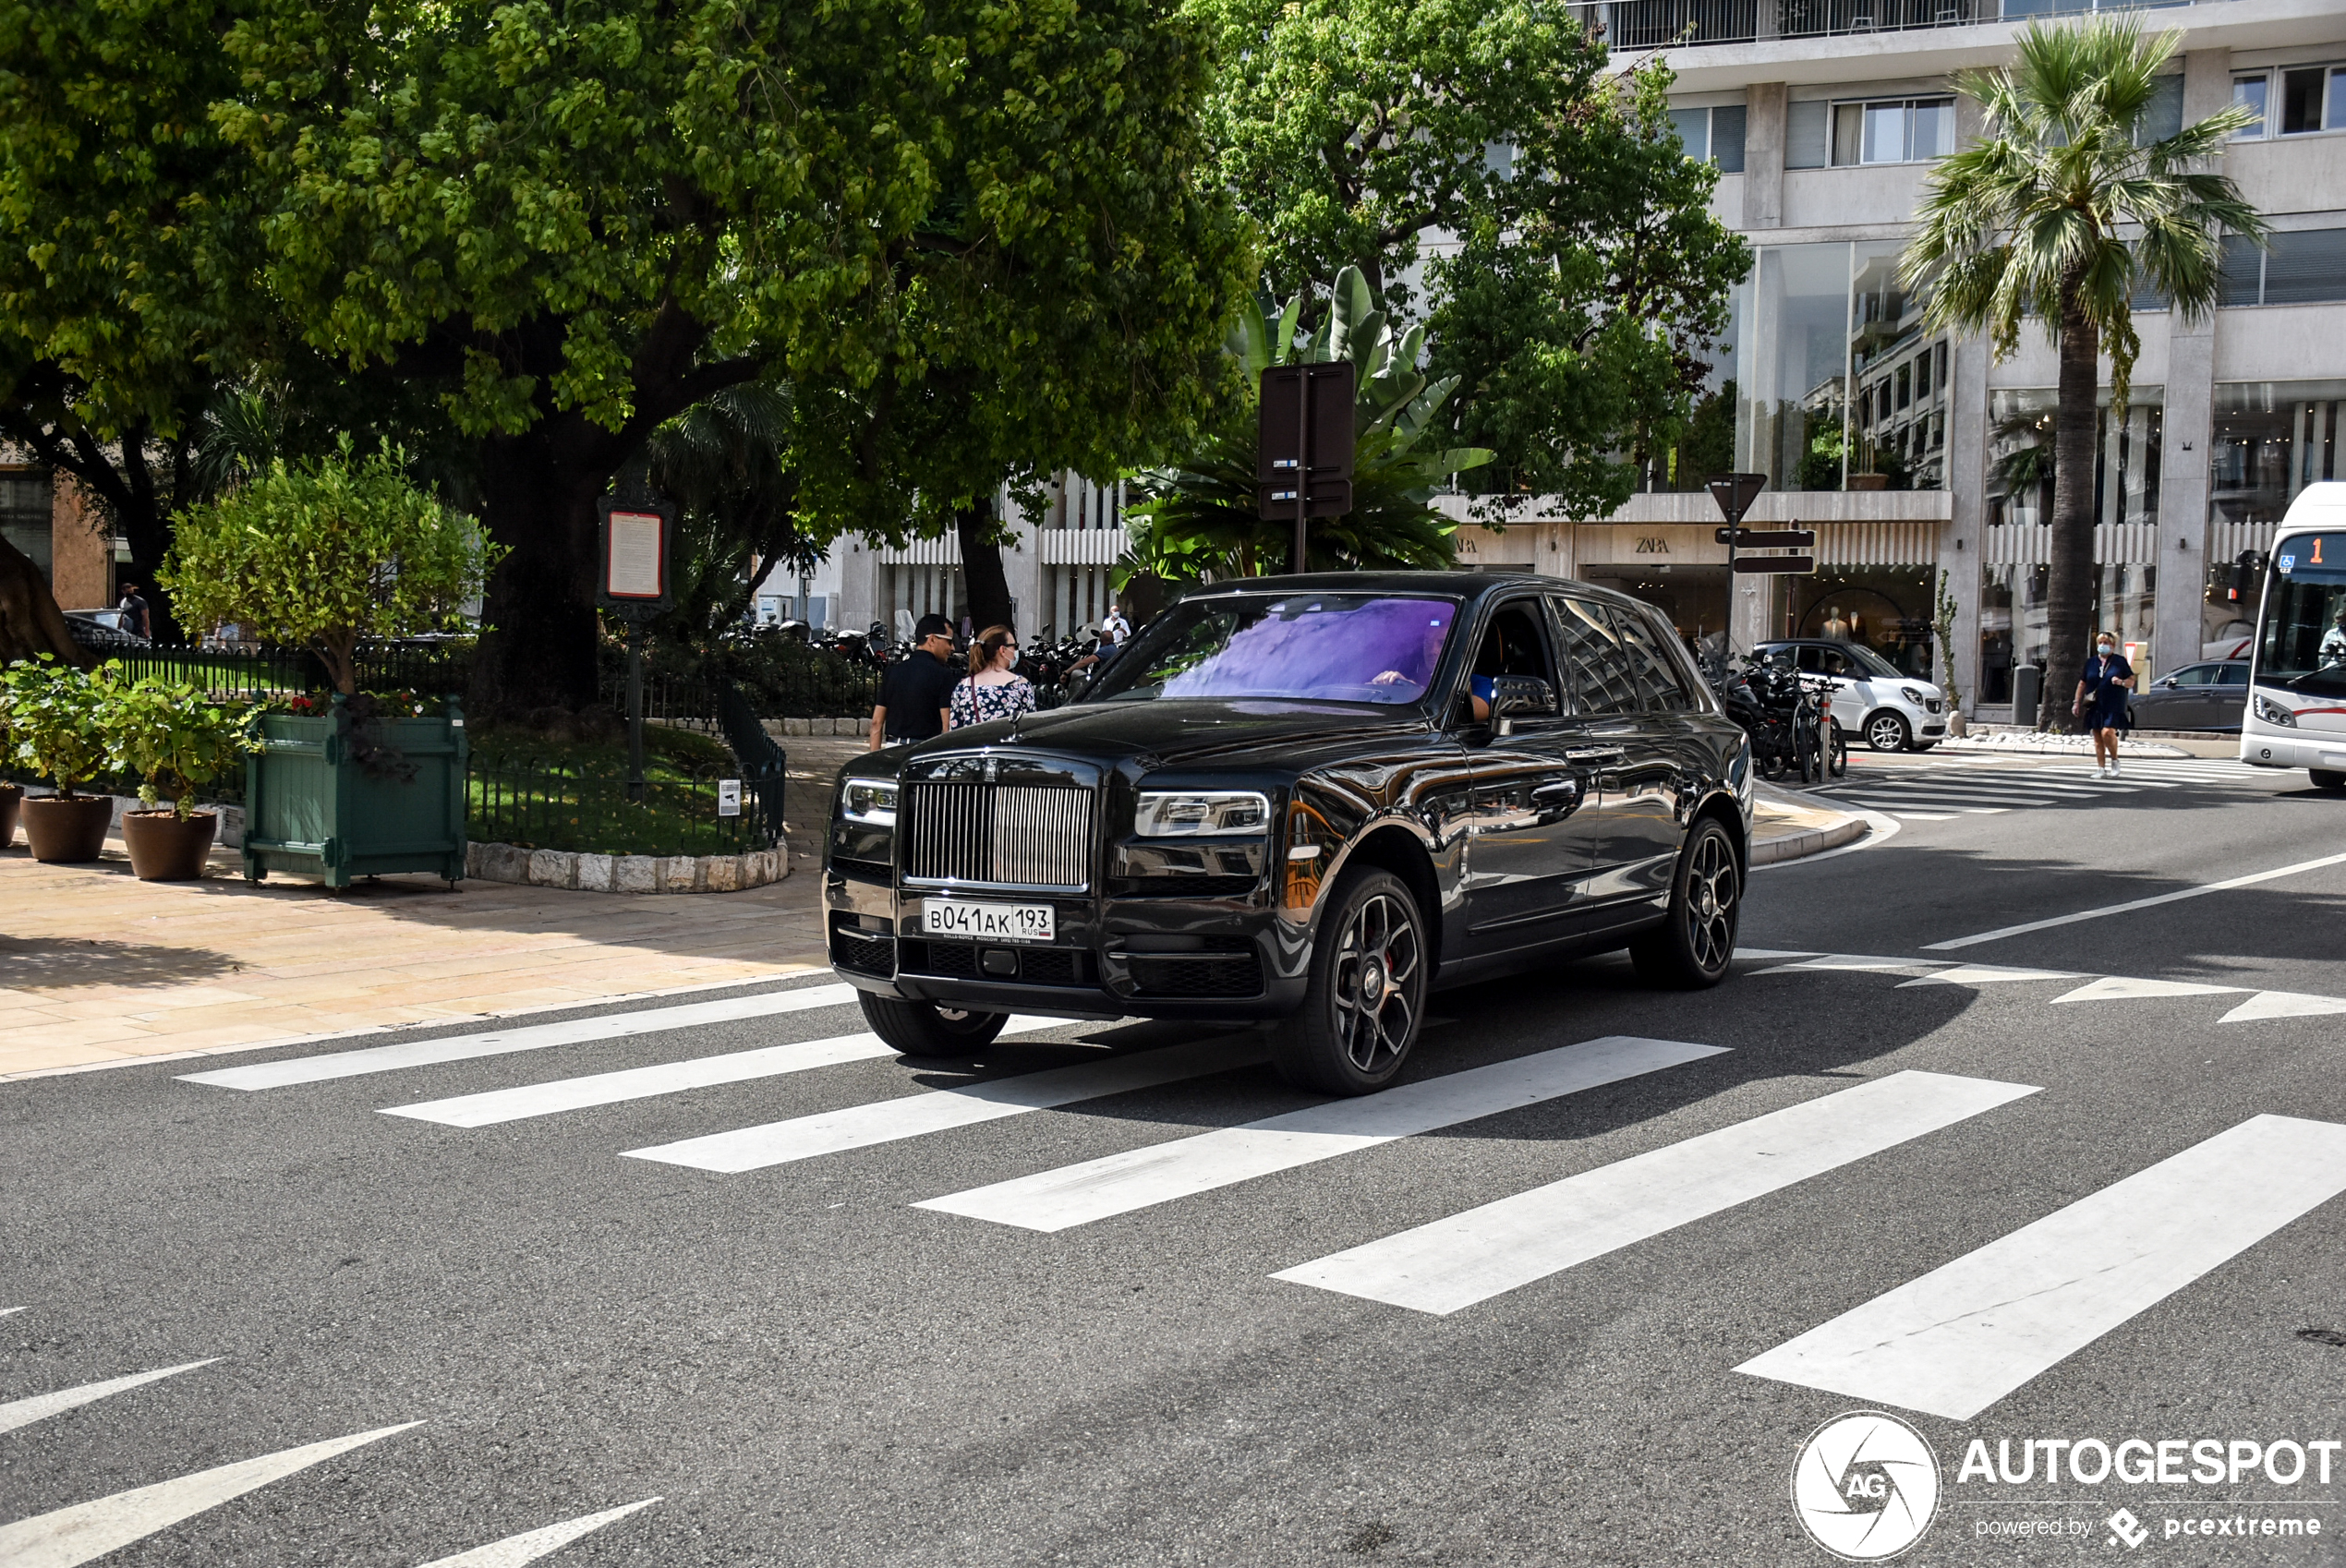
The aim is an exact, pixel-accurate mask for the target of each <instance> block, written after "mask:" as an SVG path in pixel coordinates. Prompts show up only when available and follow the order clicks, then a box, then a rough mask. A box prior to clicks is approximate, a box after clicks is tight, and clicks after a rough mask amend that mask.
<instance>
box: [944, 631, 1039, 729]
mask: <svg viewBox="0 0 2346 1568" xmlns="http://www.w3.org/2000/svg"><path fill="white" fill-rule="evenodd" d="M1017 662H1018V633H1015V632H1013V631H1011V630H1010V628H1009V627H1007V626H988V627H987V628H986V630H985V631H983V632H981V633H978V635H977V638H976V640H975V641H973V642H972V643H971V644H970V672H969V678H968V679H967V680H965V681H961V683H960V684H959V685H957V686H955V687H954V688H953V698H952V706H951V708H950V710H949V711H950V714H951V717H952V720H953V724H952V727H953V728H954V729H956V730H959V729H961V728H962V727H964V726H966V725H971V724H985V723H987V722H989V721H991V720H993V719H997V718H1017V717H1018V716H1019V715H1020V714H1022V713H1032V712H1034V684H1033V683H1032V682H1031V681H1028V680H1027V679H1026V677H1025V676H1023V675H1020V674H1017V673H1015V672H1013V671H1012V669H1011V668H1010V667H1011V666H1012V665H1014V664H1016V663H1017Z"/></svg>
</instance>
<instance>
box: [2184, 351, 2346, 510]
mask: <svg viewBox="0 0 2346 1568" xmlns="http://www.w3.org/2000/svg"><path fill="white" fill-rule="evenodd" d="M2341 415H2346V380H2328V381H2219V382H2218V383H2217V384H2216V400H2215V441H2214V448H2213V451H2212V452H2211V454H2210V461H2209V464H2208V485H2207V504H2208V515H2209V521H2210V522H2214V523H2235V524H2265V523H2277V522H2279V520H2280V518H2281V515H2282V513H2286V512H2287V511H2288V510H2289V503H2290V502H2291V501H2292V500H2294V499H2295V498H2296V495H2297V492H2298V491H2300V490H2302V489H2304V488H2305V487H2306V486H2307V485H2315V484H2320V483H2321V482H2323V481H2324V480H2329V479H2338V478H2346V474H2341V473H2340V468H2339V451H2338V446H2339V429H2338V423H2339V419H2340V416H2341Z"/></svg>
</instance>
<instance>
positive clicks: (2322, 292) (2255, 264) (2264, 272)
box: [2216, 229, 2346, 305]
mask: <svg viewBox="0 0 2346 1568" xmlns="http://www.w3.org/2000/svg"><path fill="white" fill-rule="evenodd" d="M2339 300H2346V229H2287V230H2284V231H2282V232H2280V233H2279V234H2275V235H2270V236H2269V237H2268V240H2267V244H2266V245H2264V246H2261V247H2260V246H2258V245H2257V244H2256V243H2255V241H2253V240H2249V239H2244V238H2243V237H2242V236H2240V235H2225V236H2224V259H2223V279H2222V286H2221V289H2220V292H2219V294H2218V296H2217V300H2216V302H2217V303H2218V304H2219V305H2323V304H2329V303H2333V302H2336V301H2339Z"/></svg>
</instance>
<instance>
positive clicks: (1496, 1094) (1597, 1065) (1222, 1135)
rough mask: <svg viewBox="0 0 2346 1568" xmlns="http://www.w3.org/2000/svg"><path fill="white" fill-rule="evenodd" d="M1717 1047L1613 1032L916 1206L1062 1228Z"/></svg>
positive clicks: (1673, 1063)
mask: <svg viewBox="0 0 2346 1568" xmlns="http://www.w3.org/2000/svg"><path fill="white" fill-rule="evenodd" d="M1724 1054H1725V1047H1723V1046H1719V1045H1690V1044H1687V1043H1684V1042H1682V1041H1676V1040H1643V1039H1639V1038H1638V1037H1636V1036H1634V1035H1626V1034H1611V1035H1607V1036H1605V1037H1604V1038H1602V1039H1601V1040H1588V1041H1583V1042H1581V1043H1579V1044H1578V1045H1565V1046H1560V1047H1558V1048H1557V1049H1555V1050H1552V1051H1542V1052H1540V1053H1538V1054H1537V1055H1530V1056H1519V1057H1517V1058H1516V1059H1514V1060H1512V1061H1506V1062H1493V1063H1492V1064H1490V1065H1489V1066H1487V1067H1469V1069H1467V1070H1466V1071H1464V1072H1457V1073H1449V1074H1445V1076H1443V1077H1441V1078H1430V1079H1423V1080H1420V1081H1418V1082H1416V1083H1407V1084H1403V1085H1402V1086H1401V1087H1400V1088H1398V1089H1388V1090H1385V1092H1383V1093H1380V1094H1368V1095H1363V1096H1361V1097H1360V1098H1359V1099H1357V1100H1336V1101H1331V1102H1329V1103H1328V1104H1324V1105H1313V1106H1311V1107H1309V1108H1307V1109H1304V1110H1300V1111H1289V1112H1288V1113H1287V1114H1286V1115H1284V1116H1270V1117H1266V1118H1264V1120H1262V1121H1258V1122H1249V1123H1247V1124H1246V1125H1245V1126H1243V1127H1226V1128H1216V1129H1215V1130H1214V1131H1212V1132H1204V1133H1200V1134H1198V1135H1196V1136H1195V1137H1192V1138H1184V1139H1179V1140H1176V1141H1174V1142H1171V1143H1159V1144H1155V1145H1153V1146H1151V1147H1149V1148H1145V1149H1129V1150H1126V1151H1124V1152H1121V1153H1118V1154H1109V1155H1106V1156H1105V1157H1103V1158H1101V1159H1097V1160H1087V1161H1084V1162H1083V1163H1082V1164H1074V1165H1062V1166H1060V1167H1059V1168H1058V1169H1057V1170H1049V1171H1041V1172H1037V1173H1036V1174H1035V1175H1034V1176H1020V1177H1018V1178H1016V1179H1015V1180H1011V1181H1003V1182H996V1183H994V1184H993V1185H992V1186H990V1187H979V1188H971V1189H970V1190H968V1191H966V1192H956V1193H953V1194H951V1195H949V1196H948V1197H944V1198H932V1199H929V1200H927V1201H925V1202H922V1203H915V1204H913V1207H914V1208H916V1209H934V1210H937V1211H938V1212H941V1213H948V1214H964V1215H967V1216H968V1217H970V1218H971V1219H977V1220H991V1221H993V1222H994V1223H995V1224H1005V1225H1017V1226H1020V1227H1021V1228H1022V1229H1025V1230H1039V1231H1059V1230H1066V1229H1068V1228H1069V1227H1070V1226H1073V1225H1081V1224H1091V1223H1092V1222H1093V1221H1094V1220H1104V1219H1106V1218H1108V1217H1109V1216H1110V1215H1113V1214H1126V1213H1131V1212H1132V1211H1134V1210H1136V1209H1146V1208H1151V1207H1154V1206H1155V1205H1156V1204H1159V1203H1169V1202H1171V1201H1172V1200H1175V1199H1177V1198H1188V1197H1191V1196H1192V1195H1194V1194H1197V1193H1201V1192H1211V1191H1213V1190H1215V1188H1223V1187H1230V1186H1235V1185H1236V1184H1238V1183H1240V1182H1243V1181H1252V1180H1254V1179H1255V1178H1256V1177H1258V1176H1269V1175H1271V1174H1272V1173H1274V1172H1276V1171H1287V1170H1293V1169H1295V1168H1296V1167H1298V1166H1300V1165H1309V1164H1316V1163H1317V1162H1319V1161H1321V1160H1332V1159H1335V1158H1336V1156H1337V1155H1339V1154H1349V1153H1351V1152H1354V1151H1356V1150H1360V1149H1370V1148H1373V1147H1375V1146H1376V1145H1377V1144H1380V1143H1391V1142H1393V1141H1395V1140H1398V1139H1403V1138H1409V1137H1414V1136H1416V1135H1417V1134H1420V1133H1425V1132H1432V1131H1434V1130H1435V1129H1437V1128H1445V1127H1454V1126H1456V1125H1457V1124H1458V1123H1460V1122H1470V1121H1477V1120H1480V1119H1481V1118H1482V1117H1484V1116H1497V1115H1499V1114H1500V1113H1501V1112H1503V1111H1511V1110H1515V1109H1518V1108H1519V1107H1521V1106H1524V1105H1536V1104H1540V1103H1541V1102H1542V1101H1544V1100H1553V1099H1555V1098H1557V1097H1558V1096H1560V1095H1566V1094H1573V1093H1578V1092H1580V1091H1581V1090H1584V1089H1594V1088H1597V1087H1599V1086H1600V1085H1602V1084H1607V1083H1618V1082H1620V1081H1621V1080H1624V1079H1630V1078H1637V1077H1639V1076H1641V1075H1643V1074H1645V1073H1650V1072H1659V1071H1661V1070H1662V1069H1663V1068H1664V1067H1677V1066H1679V1065H1681V1064H1683V1063H1686V1062H1693V1061H1699V1060H1701V1059H1702V1058H1703V1057H1705V1056H1716V1055H1724Z"/></svg>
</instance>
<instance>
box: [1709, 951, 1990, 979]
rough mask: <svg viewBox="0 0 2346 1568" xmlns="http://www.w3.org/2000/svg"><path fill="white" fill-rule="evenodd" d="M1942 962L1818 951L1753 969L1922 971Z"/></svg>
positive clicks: (1774, 971) (1939, 966)
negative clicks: (1790, 961) (1787, 961)
mask: <svg viewBox="0 0 2346 1568" xmlns="http://www.w3.org/2000/svg"><path fill="white" fill-rule="evenodd" d="M1944 967H1946V966H1944V965H1942V964H1938V963H1934V962H1932V961H1931V960H1930V959H1889V958H1876V957H1874V956H1872V955H1870V954H1867V953H1820V954H1818V955H1817V956H1816V957H1815V958H1813V959H1802V960H1801V961H1799V962H1797V963H1789V964H1778V965H1776V966H1775V968H1773V969H1763V970H1754V971H1752V972H1753V973H1754V974H1755V975H1760V974H1790V973H1795V972H1797V971H1804V970H1846V971H1852V972H1855V973H1858V974H1923V973H1929V971H1932V970H1935V969H1942V968H1944Z"/></svg>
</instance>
